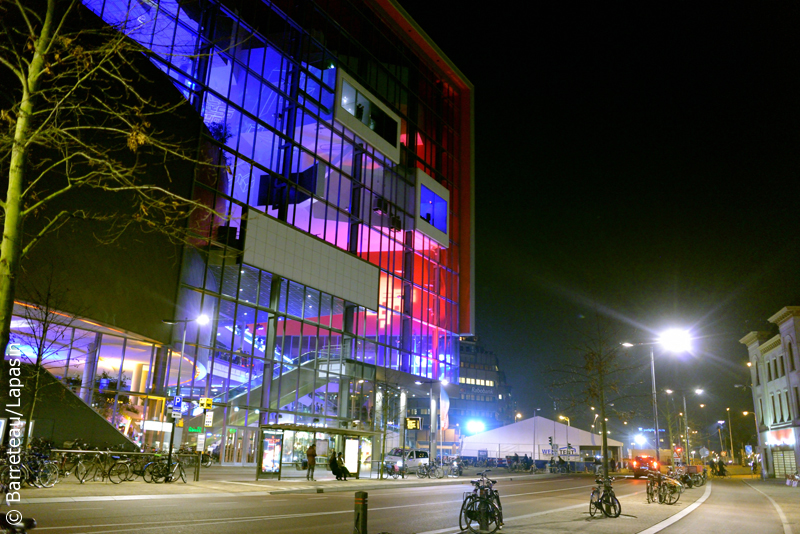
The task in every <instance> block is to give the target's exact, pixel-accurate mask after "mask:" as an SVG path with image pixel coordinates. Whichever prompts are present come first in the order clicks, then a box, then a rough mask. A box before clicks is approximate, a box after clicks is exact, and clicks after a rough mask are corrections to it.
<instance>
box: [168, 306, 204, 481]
mask: <svg viewBox="0 0 800 534" xmlns="http://www.w3.org/2000/svg"><path fill="white" fill-rule="evenodd" d="M194 321H197V324H199V325H201V326H202V325H205V324H208V321H209V319H208V316H207V315H205V314H203V315H200V316H199V317H197V318H196V319H175V320H170V319H162V320H161V322H162V323H164V324H168V325H176V324H180V323H183V338H182V339H181V357H180V360H178V379H177V380H176V381H175V394H176V395H180V392H181V366H182V364H183V358H184V352H185V351H186V325H187V323H190V322H194ZM167 383H169V379H167ZM174 442H175V417H173V418H172V429H171V430H170V432H169V449H168V450H167V476H166V478H165V479H164V481H165V482H172V444H173V443H174Z"/></svg>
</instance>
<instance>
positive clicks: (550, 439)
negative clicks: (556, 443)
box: [547, 436, 553, 447]
mask: <svg viewBox="0 0 800 534" xmlns="http://www.w3.org/2000/svg"><path fill="white" fill-rule="evenodd" d="M547 440H548V441H549V442H550V446H551V447H552V446H553V436H550V437H549V438H547Z"/></svg>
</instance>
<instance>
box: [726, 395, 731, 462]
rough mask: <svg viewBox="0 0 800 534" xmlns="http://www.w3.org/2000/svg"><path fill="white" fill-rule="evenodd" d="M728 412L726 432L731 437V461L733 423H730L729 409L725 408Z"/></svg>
mask: <svg viewBox="0 0 800 534" xmlns="http://www.w3.org/2000/svg"><path fill="white" fill-rule="evenodd" d="M725 411H727V412H728V433H729V435H730V437H731V461H733V425H732V424H731V409H730V408H725Z"/></svg>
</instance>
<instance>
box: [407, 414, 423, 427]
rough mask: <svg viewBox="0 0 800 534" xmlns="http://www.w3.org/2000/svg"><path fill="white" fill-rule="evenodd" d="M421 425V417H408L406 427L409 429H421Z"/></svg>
mask: <svg viewBox="0 0 800 534" xmlns="http://www.w3.org/2000/svg"><path fill="white" fill-rule="evenodd" d="M420 428H421V427H420V418H419V417H406V429H408V430H419V429H420Z"/></svg>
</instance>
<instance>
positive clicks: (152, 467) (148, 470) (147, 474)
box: [142, 462, 158, 484]
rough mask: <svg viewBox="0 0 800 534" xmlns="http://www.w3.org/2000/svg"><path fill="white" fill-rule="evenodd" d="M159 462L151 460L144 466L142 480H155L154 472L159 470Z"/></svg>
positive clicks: (150, 481) (148, 481)
mask: <svg viewBox="0 0 800 534" xmlns="http://www.w3.org/2000/svg"><path fill="white" fill-rule="evenodd" d="M157 466H158V464H156V463H155V462H150V463H149V464H147V465H146V466H144V471H142V480H144V481H145V482H147V483H148V484H150V483H152V482H155V478H154V476H153V475H154V474H155V472H156V471H157V470H158V467H157Z"/></svg>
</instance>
